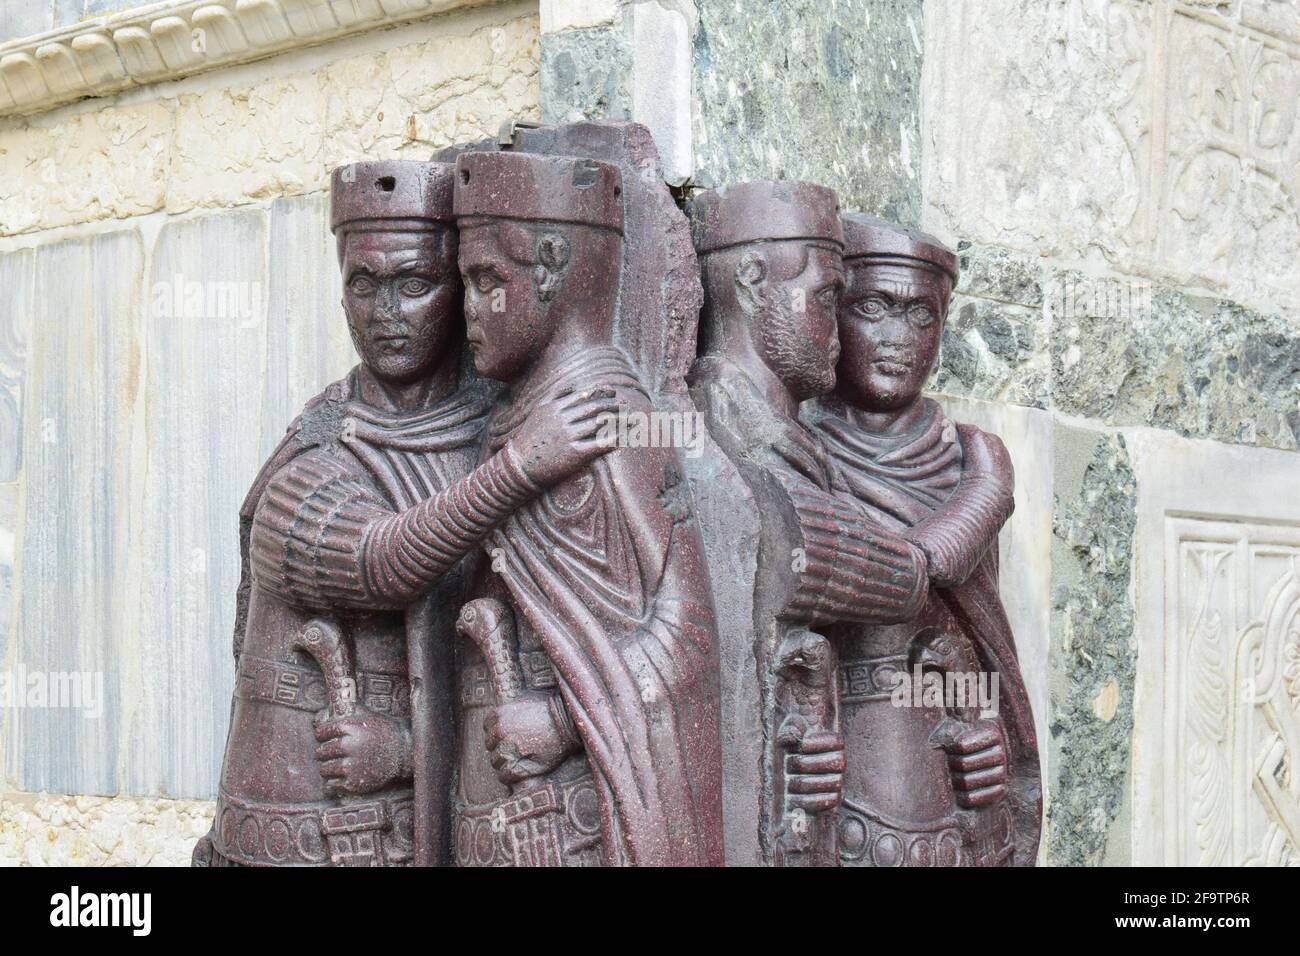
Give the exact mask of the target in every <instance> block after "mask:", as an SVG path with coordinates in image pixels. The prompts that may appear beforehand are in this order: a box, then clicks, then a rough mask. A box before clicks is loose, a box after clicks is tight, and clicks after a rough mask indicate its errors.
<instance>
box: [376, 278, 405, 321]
mask: <svg viewBox="0 0 1300 956" xmlns="http://www.w3.org/2000/svg"><path fill="white" fill-rule="evenodd" d="M401 316H402V310H401V307H400V304H399V302H398V296H397V286H396V285H394V284H392V283H388V282H385V283H384V284H383V285H381V286H380V287H379V296H378V301H377V302H376V304H375V317H376V318H377V319H379V321H381V322H396V321H397V320H398V319H400V318H401Z"/></svg>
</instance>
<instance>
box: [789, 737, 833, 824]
mask: <svg viewBox="0 0 1300 956" xmlns="http://www.w3.org/2000/svg"><path fill="white" fill-rule="evenodd" d="M786 760H787V763H786V778H785V785H786V796H787V799H788V801H789V804H790V806H791V808H797V809H802V810H803V811H804V812H805V813H822V812H823V811H826V810H834V809H835V808H836V807H838V806H839V805H840V797H841V796H842V794H843V791H844V737H843V735H841V734H837V733H833V732H831V731H812V732H810V733H806V734H804V735H803V736H802V737H800V739H799V742H798V743H797V744H795V746H794V748H793V752H792V753H791V754H790V756H789V757H787V758H786Z"/></svg>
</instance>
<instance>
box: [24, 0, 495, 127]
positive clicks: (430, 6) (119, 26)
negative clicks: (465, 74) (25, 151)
mask: <svg viewBox="0 0 1300 956" xmlns="http://www.w3.org/2000/svg"><path fill="white" fill-rule="evenodd" d="M487 2H489V0H163V2H160V3H152V4H149V5H147V6H144V7H140V8H137V9H135V10H131V11H128V12H126V13H119V14H115V15H113V16H108V17H96V18H94V19H90V20H85V21H82V22H81V23H77V24H74V25H72V26H67V27H62V28H60V29H57V30H52V31H50V32H49V33H44V34H41V35H39V36H35V37H26V38H22V39H18V40H11V41H9V42H8V43H4V44H0V116H5V115H16V114H17V115H21V114H28V113H39V112H42V111H44V110H48V109H51V108H53V107H55V106H60V105H62V104H64V103H70V102H72V101H74V100H78V99H83V98H85V97H91V96H107V95H109V94H112V93H118V92H121V91H122V90H126V89H130V88H131V87H134V86H141V85H145V84H149V83H159V82H164V81H167V80H174V79H177V78H179V77H182V76H189V75H191V74H194V73H200V72H202V71H204V70H210V69H213V68H216V67H222V66H230V65H233V64H237V63H246V62H248V61H250V60H256V59H259V58H261V57H265V56H270V55H272V54H275V53H280V52H283V51H285V50H290V49H294V48H296V47H303V46H311V45H313V44H317V43H322V42H324V41H327V40H332V39H335V38H337V37H341V36H347V35H350V34H355V33H362V32H365V31H368V30H374V29H377V28H379V27H385V26H391V25H393V24H396V23H402V22H405V21H409V20H415V19H419V18H421V17H427V16H432V15H433V14H436V13H444V12H446V11H448V10H453V9H457V8H462V7H472V6H481V5H483V4H485V3H487Z"/></svg>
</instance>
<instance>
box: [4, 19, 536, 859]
mask: <svg viewBox="0 0 1300 956" xmlns="http://www.w3.org/2000/svg"><path fill="white" fill-rule="evenodd" d="M537 38H538V19H537V6H536V4H535V3H519V2H512V3H505V4H498V5H490V6H484V7H476V8H474V9H468V10H464V11H458V12H453V13H449V14H447V15H445V16H441V17H436V18H432V19H427V20H424V21H420V22H418V23H414V24H408V25H403V26H398V27H396V28H394V29H390V30H387V31H383V32H380V33H373V34H367V35H364V36H359V37H355V38H351V39H345V40H341V41H338V42H336V43H333V44H330V45H328V46H325V47H320V48H315V49H310V50H302V51H296V52H291V53H287V54H282V55H280V56H278V57H276V58H275V59H273V60H270V61H266V62H264V63H261V64H254V65H251V66H246V67H236V68H233V69H230V70H226V71H221V72H218V73H210V74H207V75H205V76H202V77H195V78H189V79H183V80H179V81H176V82H173V83H164V84H159V85H157V86H154V87H149V88H147V89H143V90H138V91H135V92H132V93H128V94H120V95H118V96H114V97H109V98H104V99H101V100H92V101H86V102H83V103H81V104H77V105H74V106H68V107H63V108H61V109H57V110H54V111H52V112H47V113H43V114H40V115H37V116H32V117H28V118H25V119H16V118H11V119H4V120H0V182H3V183H4V185H3V186H0V286H2V287H3V288H4V290H5V295H6V302H7V304H8V306H9V307H8V308H7V309H5V310H4V312H3V315H0V621H3V623H4V626H3V627H0V672H2V673H5V674H6V675H10V677H11V678H12V677H23V678H28V679H33V680H34V681H35V682H36V683H39V684H40V686H41V688H42V689H43V691H48V692H49V699H48V700H46V702H45V705H44V706H27V705H26V704H30V703H31V701H30V700H27V701H24V704H25V705H24V706H7V707H4V708H0V863H3V862H41V861H44V862H57V861H68V862H112V863H117V862H155V863H164V862H165V863H176V862H181V861H183V859H184V858H185V856H186V855H187V854H188V843H187V842H186V841H190V840H192V837H193V836H194V831H195V830H196V828H197V827H198V823H196V822H195V821H196V820H197V819H198V818H199V817H201V816H202V813H203V810H202V808H203V807H204V806H206V805H205V804H202V803H197V804H195V803H186V802H184V798H199V799H201V800H206V799H210V798H211V797H212V796H213V795H214V792H215V786H216V779H217V774H218V771H219V767H220V760H221V750H222V747H223V745H224V742H225V730H226V721H227V717H228V711H229V701H230V689H231V683H232V679H233V673H232V661H231V653H230V648H231V629H232V625H233V620H234V610H235V608H234V594H235V588H236V584H237V582H238V573H239V562H238V548H237V544H238V521H237V514H238V509H239V505H240V503H241V501H242V499H243V496H244V494H245V492H246V490H247V487H248V484H249V483H250V481H251V480H252V478H253V476H254V474H255V473H256V470H257V468H258V466H259V465H260V463H261V461H262V460H263V459H264V458H265V456H266V455H267V454H268V453H269V451H270V450H271V449H272V448H273V447H274V446H275V444H276V443H277V442H278V441H279V439H280V437H281V436H282V435H283V432H284V428H285V427H286V426H287V424H288V423H289V422H290V421H291V420H292V419H293V417H294V416H295V415H296V413H297V410H298V409H299V408H300V406H301V405H302V403H303V402H304V401H305V400H306V399H307V398H309V397H310V396H312V395H314V394H315V393H317V392H318V391H320V389H321V388H323V387H324V386H325V385H326V384H328V383H329V382H330V381H333V380H335V379H337V378H339V377H340V376H341V375H343V374H344V373H345V372H346V371H347V369H348V368H349V367H351V365H352V364H353V363H354V362H355V356H354V354H353V351H352V347H351V343H350V340H349V338H348V334H347V329H346V325H345V323H344V320H343V317H342V311H341V308H340V306H339V300H340V288H339V280H338V275H337V266H336V253H335V249H334V245H333V240H332V238H331V237H330V235H329V231H328V222H327V214H328V209H327V207H328V195H327V193H326V192H325V190H326V187H327V176H328V173H329V171H330V170H331V168H332V167H333V166H335V165H338V164H342V163H344V162H347V161H351V160H355V159H358V158H381V157H382V158H406V157H420V158H423V157H426V156H427V155H428V154H429V153H431V152H432V151H433V149H435V148H437V147H440V146H443V145H446V144H448V143H451V142H456V141H463V140H466V139H470V138H481V137H482V136H485V135H491V134H493V133H495V131H496V128H497V125H498V123H499V122H500V121H501V120H502V119H503V118H505V117H518V118H523V119H528V118H530V117H535V116H536V111H537V102H538V83H537V60H538V39H537ZM83 678H84V680H82V679H83ZM60 679H63V680H65V684H64V685H62V686H58V685H57V682H58V680H60ZM74 679H76V680H81V683H78V684H75V685H72V686H69V685H68V684H67V683H66V681H71V680H74ZM96 681H102V684H99V685H97V684H96V683H95V682H96ZM29 684H30V686H35V684H31V682H30V681H29ZM59 694H62V695H63V703H65V704H69V706H49V704H50V703H51V702H54V701H57V700H58V699H59V698H58V695H59ZM10 697H11V698H12V694H11V695H10ZM16 793H28V794H41V793H45V794H48V796H41V797H39V798H37V797H31V798H28V797H17V796H14V795H13V794H16ZM99 795H108V796H114V799H113V800H103V799H88V798H89V797H98V796H99ZM160 798H182V802H180V803H175V804H173V803H171V802H169V801H168V800H167V799H161V800H160ZM110 831H112V832H114V833H118V834H119V836H118V837H116V838H115V839H116V842H114V841H113V840H109V839H108V838H107V836H106V834H109V833H110ZM47 834H53V836H48V835H47ZM122 834H125V835H122ZM110 844H111V845H110ZM182 846H183V847H184V851H183V852H181V850H180V849H178V847H182Z"/></svg>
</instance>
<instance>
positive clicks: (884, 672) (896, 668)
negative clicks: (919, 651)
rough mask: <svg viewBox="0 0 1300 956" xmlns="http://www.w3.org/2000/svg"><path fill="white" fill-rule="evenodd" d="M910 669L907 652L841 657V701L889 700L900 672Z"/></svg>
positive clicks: (846, 702)
mask: <svg viewBox="0 0 1300 956" xmlns="http://www.w3.org/2000/svg"><path fill="white" fill-rule="evenodd" d="M906 673H907V655H906V654H891V655H889V656H888V657H877V658H873V659H870V660H856V661H841V662H840V666H839V689H840V703H841V704H859V703H863V702H865V701H869V700H889V698H890V696H891V695H892V694H893V691H894V686H895V685H896V684H897V683H898V678H899V676H900V675H903V674H906Z"/></svg>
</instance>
